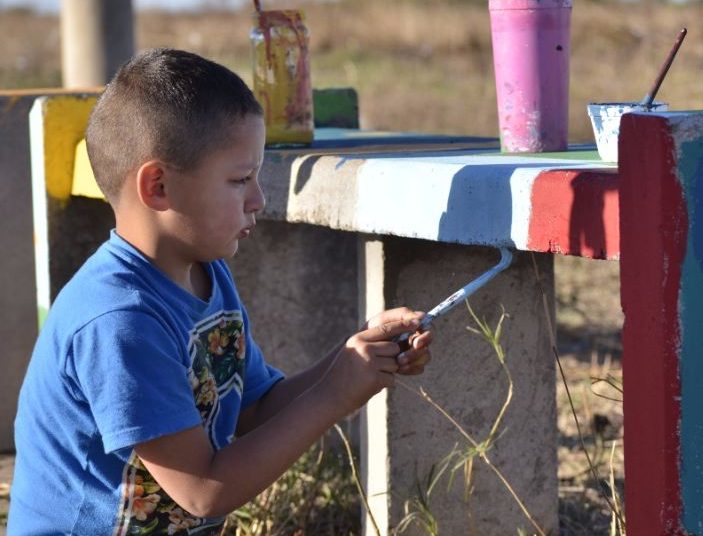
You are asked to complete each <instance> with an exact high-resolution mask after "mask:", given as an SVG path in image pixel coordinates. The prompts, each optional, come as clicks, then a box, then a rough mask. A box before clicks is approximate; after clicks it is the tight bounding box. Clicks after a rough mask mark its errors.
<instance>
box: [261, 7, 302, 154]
mask: <svg viewBox="0 0 703 536" xmlns="http://www.w3.org/2000/svg"><path fill="white" fill-rule="evenodd" d="M250 39H251V44H252V63H253V73H254V95H255V96H256V98H257V100H258V101H259V102H260V103H261V106H262V107H263V108H264V116H265V120H266V144H267V145H306V144H309V143H310V142H312V140H313V135H314V122H313V108H312V84H311V82H310V60H309V56H308V44H309V33H308V29H307V28H306V26H305V23H304V15H303V12H302V11H299V10H280V11H257V12H256V14H255V26H254V28H253V29H252V31H251V34H250Z"/></svg>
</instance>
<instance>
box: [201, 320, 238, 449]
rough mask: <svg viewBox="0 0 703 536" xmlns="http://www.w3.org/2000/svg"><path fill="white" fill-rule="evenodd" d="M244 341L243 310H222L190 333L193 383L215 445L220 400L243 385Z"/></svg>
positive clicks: (202, 414)
mask: <svg viewBox="0 0 703 536" xmlns="http://www.w3.org/2000/svg"><path fill="white" fill-rule="evenodd" d="M245 340H246V337H245V334H244V322H243V319H242V314H241V312H240V311H228V312H224V311H223V312H222V313H220V314H218V315H216V316H215V317H211V318H209V319H207V320H206V321H204V322H201V323H200V324H198V325H197V326H195V328H194V329H193V331H192V332H191V334H190V344H189V345H188V353H189V354H190V356H191V360H192V366H191V369H190V371H189V379H190V385H191V388H192V389H193V394H194V396H195V405H196V406H197V408H198V411H199V412H200V416H201V417H202V418H203V424H204V425H205V428H206V429H207V430H208V434H209V436H210V440H211V441H212V442H213V445H214V446H215V447H216V448H217V447H219V446H220V445H218V444H217V441H216V440H215V438H214V437H213V434H212V433H211V432H212V425H213V421H214V419H215V417H216V416H217V413H218V410H219V400H220V398H221V397H223V396H224V395H226V394H227V393H228V392H229V391H230V390H231V389H233V388H234V389H237V391H238V392H239V393H240V394H241V392H242V389H243V386H244V382H243V379H244V357H245V356H246V342H245Z"/></svg>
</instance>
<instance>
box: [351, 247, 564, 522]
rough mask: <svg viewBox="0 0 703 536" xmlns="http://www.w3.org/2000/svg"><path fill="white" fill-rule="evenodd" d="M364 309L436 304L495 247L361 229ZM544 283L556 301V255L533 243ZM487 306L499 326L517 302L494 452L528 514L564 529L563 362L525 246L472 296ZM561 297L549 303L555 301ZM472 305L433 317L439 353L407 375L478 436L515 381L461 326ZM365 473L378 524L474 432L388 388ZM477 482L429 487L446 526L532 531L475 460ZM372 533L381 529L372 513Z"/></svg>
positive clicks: (379, 400) (366, 435) (483, 309)
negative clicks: (559, 387) (560, 476)
mask: <svg viewBox="0 0 703 536" xmlns="http://www.w3.org/2000/svg"><path fill="white" fill-rule="evenodd" d="M361 251H362V256H361V259H362V270H360V273H361V274H365V275H364V277H363V278H362V282H363V288H362V289H361V296H362V297H363V299H362V308H361V311H360V312H361V313H362V316H369V315H370V314H373V313H375V312H376V311H378V310H380V309H381V308H383V307H392V306H395V305H399V304H408V305H411V306H413V307H416V308H419V309H424V310H429V309H430V308H431V307H433V306H434V305H435V304H436V303H437V302H438V301H439V300H440V299H443V298H444V297H446V296H448V295H449V294H450V293H452V292H454V291H455V290H456V289H458V288H460V287H461V286H463V285H464V284H466V283H467V282H468V281H469V280H471V279H472V278H474V277H476V276H477V275H478V274H480V273H482V272H483V271H484V270H486V269H487V268H489V267H490V266H492V265H494V264H495V263H496V262H497V260H498V257H499V256H498V252H497V250H495V249H492V248H481V247H466V246H457V245H450V244H441V243H435V242H426V241H421V240H410V239H399V238H383V239H382V240H380V239H376V238H373V237H367V238H365V239H363V243H362V246H361ZM536 260H537V264H538V267H539V269H540V273H541V277H542V285H543V287H544V288H545V289H546V292H547V293H548V300H549V303H550V304H553V282H554V279H553V264H552V262H553V257H552V256H551V255H542V254H537V255H536ZM471 303H472V307H473V308H474V310H475V312H476V313H477V315H478V316H479V317H485V319H486V320H488V322H489V324H490V325H492V326H493V327H495V324H496V322H497V320H498V317H499V315H500V312H501V309H500V306H501V304H502V305H503V306H504V307H505V310H506V312H508V313H509V315H510V318H509V319H508V320H506V322H505V325H504V332H503V336H502V339H501V341H502V345H503V348H504V349H505V351H506V355H507V357H506V362H507V365H508V367H509V369H510V372H511V375H512V378H513V383H514V395H513V400H512V403H511V405H510V407H509V409H508V411H507V414H506V416H505V419H504V421H503V426H502V430H503V433H502V435H501V436H500V438H499V439H498V440H497V442H496V444H495V445H494V446H493V447H492V448H491V449H490V450H489V452H488V455H489V457H490V459H491V460H492V461H493V463H494V464H495V465H497V466H498V467H499V468H500V469H501V471H502V472H503V473H504V474H505V476H506V477H507V479H508V480H509V481H510V483H511V484H512V486H513V487H514V489H515V491H516V492H517V494H518V495H519V497H520V498H521V499H522V500H523V501H524V502H525V503H526V505H527V508H528V510H529V511H530V513H531V514H532V516H533V517H534V518H535V519H536V520H537V521H538V523H539V524H540V526H541V527H542V528H543V529H544V530H545V532H547V533H550V532H551V533H552V534H555V533H556V532H557V530H558V519H557V509H558V493H557V459H556V443H557V431H556V408H555V404H556V403H555V369H554V360H553V354H552V352H551V350H550V337H549V332H548V324H547V322H546V320H545V317H544V312H543V305H542V303H543V302H542V295H541V292H540V290H539V288H538V285H537V283H536V277H535V274H534V270H533V266H532V260H531V258H530V254H529V253H520V252H518V253H517V254H516V259H515V262H514V264H513V265H512V266H511V267H510V268H509V269H508V270H507V271H506V272H504V273H503V274H501V275H499V276H498V277H497V278H496V279H494V280H493V281H492V282H491V283H489V284H488V286H486V287H484V289H482V290H481V291H479V292H478V293H477V294H476V295H474V296H473V297H472V300H471ZM552 307H553V305H552ZM469 324H472V321H471V319H470V316H469V314H468V312H467V310H466V308H463V310H462V309H457V310H456V311H453V312H452V313H451V314H450V315H449V316H448V317H445V318H443V319H441V320H439V321H437V323H436V325H435V327H434V329H435V332H436V345H435V348H434V350H433V362H432V363H431V366H429V367H428V369H427V371H426V373H425V374H424V375H423V376H420V377H418V378H415V379H409V380H403V381H405V382H407V383H408V384H411V385H412V386H413V387H415V388H417V387H419V386H422V387H424V389H425V390H426V391H427V392H428V393H429V394H430V396H432V398H433V399H434V400H435V401H436V402H438V403H439V404H440V405H441V406H442V407H444V408H445V409H446V410H447V411H448V412H449V413H450V414H451V415H452V416H454V417H455V419H456V420H457V421H458V422H459V423H460V424H461V426H462V427H464V428H465V429H466V431H467V432H468V433H470V434H471V435H472V436H473V437H474V438H476V439H477V440H478V441H481V440H482V439H483V438H485V437H486V435H487V433H488V431H489V430H490V427H491V426H492V424H493V422H494V420H495V417H496V414H497V412H498V410H499V408H500V406H501V404H502V402H503V400H504V398H505V394H506V389H507V382H506V380H505V377H504V376H503V374H502V372H501V369H500V365H499V363H498V361H497V358H496V357H495V354H494V352H493V350H492V349H491V348H490V347H489V346H488V345H487V344H486V343H485V342H483V341H482V340H480V339H479V338H478V337H477V336H476V335H474V334H472V333H469V332H468V331H467V330H466V329H465V327H466V326H467V325H469ZM361 437H362V456H363V458H362V472H363V476H364V479H365V483H366V487H367V489H368V493H369V496H370V501H371V506H372V510H373V513H374V517H375V519H376V521H377V522H378V524H379V526H380V529H381V533H382V534H389V532H390V529H391V528H392V527H394V526H396V525H397V524H398V522H399V521H400V520H401V518H402V517H403V505H404V502H405V501H406V500H407V499H410V498H411V497H412V496H413V495H415V494H416V493H417V491H416V489H417V488H416V482H417V481H423V480H424V479H425V478H426V475H427V474H428V472H429V471H430V468H431V466H432V464H435V463H439V462H441V461H442V459H443V458H445V456H447V454H449V453H450V452H451V450H452V449H453V447H454V446H455V444H457V443H459V444H460V445H461V447H462V448H464V447H466V446H467V444H466V442H463V441H462V438H461V436H460V434H459V433H457V431H456V429H455V428H454V427H453V426H452V424H451V423H449V422H448V421H447V420H446V419H445V418H443V417H442V416H441V415H440V414H439V413H438V412H437V411H436V410H435V409H434V408H433V407H431V406H430V405H429V404H428V403H427V402H426V401H424V400H422V399H421V398H420V397H418V396H417V395H415V394H414V393H412V392H410V391H408V390H407V389H405V388H403V387H400V386H396V387H395V388H394V389H392V390H390V391H389V392H387V393H381V394H380V395H378V396H377V397H376V398H374V399H373V400H372V401H371V402H370V403H369V404H368V406H367V407H366V410H365V412H364V414H363V416H362V433H361ZM474 471H475V480H474V489H473V492H472V493H471V495H470V496H469V498H468V501H465V500H464V497H463V491H464V490H463V478H462V475H461V474H458V475H457V478H456V479H455V482H454V485H453V486H452V488H451V489H449V490H447V481H444V482H443V483H442V484H440V485H437V486H436V488H435V489H434V491H433V494H432V496H431V497H430V506H431V510H432V512H433V513H434V514H435V516H436V518H437V519H438V522H439V526H440V531H441V533H442V534H481V535H505V534H516V533H517V529H518V528H520V527H522V528H524V529H526V531H527V532H528V533H532V532H533V530H532V528H531V525H530V524H529V522H528V521H527V519H526V518H525V517H524V516H523V515H522V513H521V512H520V510H519V508H518V506H517V504H516V503H515V502H514V500H513V499H512V498H511V496H510V494H509V493H508V491H507V490H506V489H505V487H504V486H503V485H502V484H501V483H500V482H499V481H498V479H497V478H496V476H495V475H494V474H493V473H492V472H491V471H490V470H489V469H488V468H487V467H486V466H485V465H484V464H483V462H481V461H480V460H478V459H476V461H475V463H474ZM365 533H366V534H374V530H373V527H372V526H371V525H370V520H369V519H367V520H366V530H365Z"/></svg>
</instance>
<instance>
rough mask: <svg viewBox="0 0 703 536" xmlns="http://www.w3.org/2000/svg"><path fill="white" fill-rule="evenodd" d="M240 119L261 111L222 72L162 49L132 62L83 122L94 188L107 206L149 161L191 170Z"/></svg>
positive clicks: (233, 78) (199, 60)
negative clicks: (136, 171)
mask: <svg viewBox="0 0 703 536" xmlns="http://www.w3.org/2000/svg"><path fill="white" fill-rule="evenodd" d="M247 114H256V115H263V111H262V109H261V106H260V105H259V103H258V102H257V101H256V98H255V97H254V95H253V93H252V92H251V90H250V89H249V88H248V87H247V85H246V84H245V83H244V81H243V80H242V79H241V78H240V77H239V76H237V75H236V74H235V73H233V72H232V71H230V70H229V69H227V68H226V67H223V66H222V65H219V64H217V63H215V62H212V61H210V60H207V59H205V58H202V57H200V56H198V55H196V54H192V53H190V52H185V51H182V50H174V49H169V48H157V49H151V50H147V51H145V52H143V53H141V54H138V55H137V56H135V57H134V58H132V59H131V60H130V61H129V62H127V63H126V64H124V65H123V66H122V67H121V68H120V69H119V71H118V72H117V74H115V76H114V78H113V79H112V81H111V82H110V83H109V84H108V85H107V87H106V88H105V91H104V92H103V94H102V95H101V96H100V98H99V99H98V102H97V104H96V105H95V108H94V109H93V111H92V113H91V116H90V120H89V121H88V128H87V130H86V144H87V148H88V157H89V159H90V164H91V166H92V168H93V173H94V174H95V179H96V181H97V183H98V186H100V189H101V190H102V192H103V194H104V195H105V198H106V199H107V200H108V201H109V202H111V203H113V202H114V201H116V200H117V198H118V195H119V192H120V190H121V188H122V184H123V183H124V180H125V178H126V177H127V175H128V174H129V173H130V172H132V171H134V170H136V169H137V168H138V167H139V166H140V165H141V164H142V163H144V162H146V161H147V160H149V159H151V158H158V159H161V160H163V161H164V162H166V163H168V164H171V165H173V166H175V167H177V168H180V169H192V168H193V167H195V166H196V165H197V164H198V163H199V162H200V160H201V159H202V158H203V156H205V155H206V154H207V153H209V152H211V151H213V150H216V149H218V148H220V147H222V146H223V145H224V144H225V143H226V142H227V141H229V136H230V132H229V131H230V128H231V125H232V124H233V122H234V121H236V120H237V119H241V118H243V117H244V116H246V115H247Z"/></svg>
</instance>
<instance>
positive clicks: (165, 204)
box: [136, 160, 170, 211]
mask: <svg viewBox="0 0 703 536" xmlns="http://www.w3.org/2000/svg"><path fill="white" fill-rule="evenodd" d="M166 175H167V169H166V166H165V165H164V163H163V162H159V161H158V160H150V161H148V162H145V163H144V164H142V165H141V167H140V168H139V169H138V170H137V176H136V180H137V195H139V199H140V200H141V202H142V203H143V204H144V205H146V206H147V207H149V208H150V209H152V210H158V211H162V210H167V209H168V208H169V206H170V205H169V200H168V197H167V196H166V184H165V182H166Z"/></svg>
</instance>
